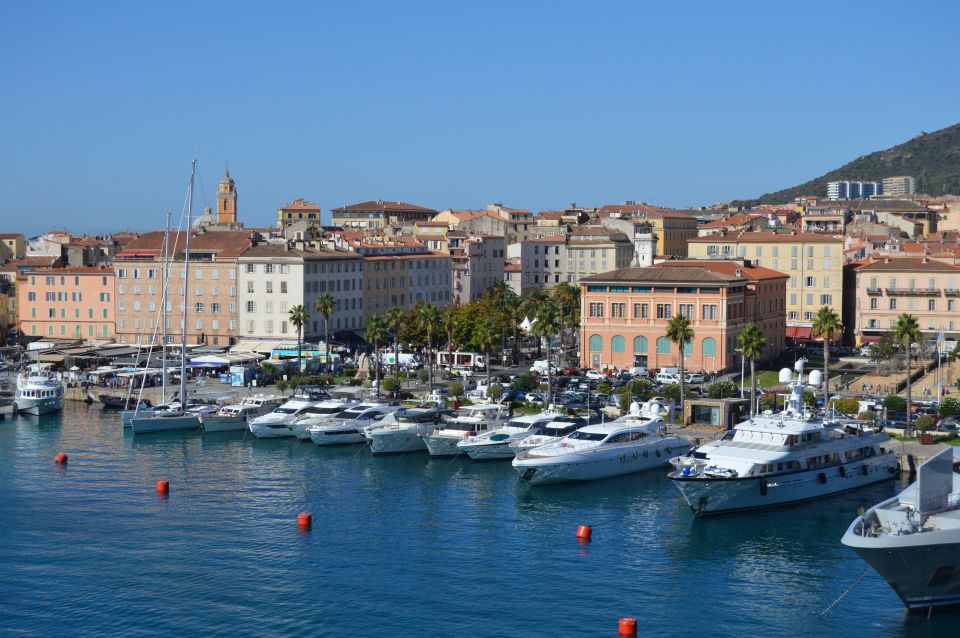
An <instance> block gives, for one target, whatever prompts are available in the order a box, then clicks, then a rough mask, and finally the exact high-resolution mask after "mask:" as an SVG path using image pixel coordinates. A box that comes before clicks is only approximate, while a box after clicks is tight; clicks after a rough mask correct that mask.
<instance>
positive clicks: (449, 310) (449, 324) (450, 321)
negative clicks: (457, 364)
mask: <svg viewBox="0 0 960 638" xmlns="http://www.w3.org/2000/svg"><path fill="white" fill-rule="evenodd" d="M456 321H457V305H456V304H454V305H453V306H447V307H446V308H444V309H443V310H442V311H441V312H440V327H441V329H442V330H443V332H444V333H446V335H447V369H448V370H449V371H450V372H453V327H454V325H456Z"/></svg>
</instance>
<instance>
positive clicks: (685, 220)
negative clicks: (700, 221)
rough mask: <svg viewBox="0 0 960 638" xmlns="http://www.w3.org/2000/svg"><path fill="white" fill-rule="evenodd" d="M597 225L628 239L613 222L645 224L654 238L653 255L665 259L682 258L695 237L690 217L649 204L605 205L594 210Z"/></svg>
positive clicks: (622, 229) (695, 222)
mask: <svg viewBox="0 0 960 638" xmlns="http://www.w3.org/2000/svg"><path fill="white" fill-rule="evenodd" d="M597 216H598V218H599V220H600V223H601V224H602V225H605V226H609V227H611V228H617V229H618V230H620V232H622V233H625V234H628V235H631V229H629V228H626V227H624V226H622V225H621V224H619V223H617V222H616V221H615V220H627V221H632V222H647V223H649V224H650V226H652V227H653V232H654V234H656V235H657V254H658V255H662V256H667V257H686V256H687V242H688V241H689V240H690V239H693V238H694V237H696V236H697V219H696V218H695V217H694V216H693V215H691V214H690V213H687V212H684V211H679V210H672V209H669V208H659V207H656V206H650V205H649V204H637V203H636V202H632V201H628V202H627V203H626V204H608V205H606V206H601V207H600V208H599V209H598V210H597Z"/></svg>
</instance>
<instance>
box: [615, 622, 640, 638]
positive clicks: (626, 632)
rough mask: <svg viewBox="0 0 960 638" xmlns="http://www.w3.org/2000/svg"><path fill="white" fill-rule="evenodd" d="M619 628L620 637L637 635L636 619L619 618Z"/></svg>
mask: <svg viewBox="0 0 960 638" xmlns="http://www.w3.org/2000/svg"><path fill="white" fill-rule="evenodd" d="M619 627H620V635H621V636H636V635H637V619H636V618H621V619H620V625H619Z"/></svg>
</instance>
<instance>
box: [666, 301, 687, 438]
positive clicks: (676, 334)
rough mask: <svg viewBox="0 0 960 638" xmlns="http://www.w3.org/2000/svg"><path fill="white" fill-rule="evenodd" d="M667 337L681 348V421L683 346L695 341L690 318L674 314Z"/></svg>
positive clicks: (681, 415) (668, 325)
mask: <svg viewBox="0 0 960 638" xmlns="http://www.w3.org/2000/svg"><path fill="white" fill-rule="evenodd" d="M665 335H666V337H667V339H669V340H670V341H672V342H673V343H675V344H677V346H678V347H679V348H680V421H681V422H682V421H683V399H684V396H683V388H684V380H685V379H684V374H685V373H684V366H683V359H684V352H683V347H684V346H685V345H686V344H688V343H690V342H691V341H693V328H691V327H690V320H689V319H687V318H686V317H684V316H683V315H674V316H673V317H671V318H670V321H669V322H668V323H667V331H666V333H665Z"/></svg>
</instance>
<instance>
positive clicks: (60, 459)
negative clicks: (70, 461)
mask: <svg viewBox="0 0 960 638" xmlns="http://www.w3.org/2000/svg"><path fill="white" fill-rule="evenodd" d="M67 458H68V457H67V455H66V454H64V453H63V452H58V453H57V456H56V457H54V460H56V462H57V465H66V464H67Z"/></svg>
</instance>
